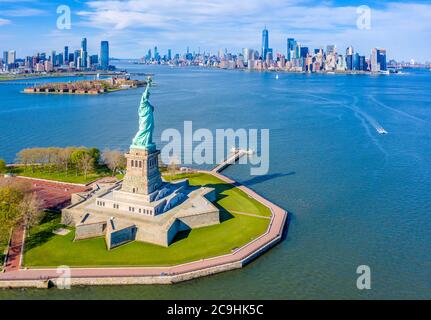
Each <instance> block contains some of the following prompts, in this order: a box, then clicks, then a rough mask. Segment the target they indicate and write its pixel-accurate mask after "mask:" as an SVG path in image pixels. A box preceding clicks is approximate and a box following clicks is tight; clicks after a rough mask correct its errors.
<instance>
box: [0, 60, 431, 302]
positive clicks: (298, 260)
mask: <svg viewBox="0 0 431 320" xmlns="http://www.w3.org/2000/svg"><path fill="white" fill-rule="evenodd" d="M127 67H128V68H129V70H139V71H144V72H151V73H154V74H155V77H154V79H155V83H156V86H155V87H154V88H153V90H152V96H151V101H152V103H153V104H154V105H155V107H156V111H155V112H156V113H155V117H156V128H155V140H156V142H157V143H158V144H159V145H160V134H161V131H162V130H163V129H165V128H179V129H181V128H182V126H183V121H185V120H192V121H193V125H194V127H195V128H209V129H211V130H215V129H217V128H234V129H237V128H269V129H270V172H269V174H268V175H267V176H263V177H252V176H250V170H249V169H250V168H249V167H248V166H245V165H243V166H241V165H237V166H233V167H230V168H229V169H228V170H226V172H225V173H226V174H227V175H229V176H231V177H233V178H235V179H237V180H238V181H240V182H242V183H244V184H246V185H248V186H250V187H251V188H253V189H255V190H256V191H258V192H259V193H261V194H262V195H264V196H265V197H267V198H269V199H270V200H272V201H274V202H275V203H277V204H279V205H280V206H282V207H284V208H286V209H287V210H288V211H289V212H291V213H292V215H291V222H290V226H289V232H288V234H287V238H286V239H285V241H283V242H282V243H280V244H279V245H278V246H277V247H275V248H274V249H272V250H271V251H269V252H268V253H266V254H265V255H263V256H262V257H260V258H259V259H257V260H256V261H254V262H253V263H252V264H250V265H248V266H247V267H246V268H245V269H242V270H238V271H233V272H228V273H224V274H219V275H215V276H212V277H208V278H203V279H198V280H194V281H190V282H186V283H182V284H179V285H174V286H133V287H97V288H88V287H87V288H74V289H72V290H71V291H67V290H66V291H55V290H49V291H43V290H24V291H21V290H19V291H0V298H17V297H20V298H52V299H55V298H73V299H74V298H84V299H91V298H132V299H150V298H156V299H157V298H158V299H162V298H167V299H168V298H170V299H176V298H190V299H199V298H216V299H217V298H265V299H281V298H285V299H294V298H428V299H429V298H431V250H430V249H431V161H430V159H431V106H430V101H431V73H430V72H429V71H418V72H410V73H408V74H403V75H390V76H374V77H373V76H368V75H356V76H355V75H317V74H312V75H304V74H283V73H281V74H280V79H279V80H276V79H275V74H273V73H249V72H240V71H223V70H207V69H198V68H196V69H195V68H179V69H176V68H168V67H161V66H160V67H154V66H136V65H129V66H127ZM22 88H23V86H20V85H5V84H0V97H1V98H0V157H3V158H5V159H6V160H7V161H8V162H11V161H13V160H14V157H15V154H16V152H18V151H19V150H20V149H22V148H25V147H34V146H53V145H55V146H67V145H86V146H96V147H99V148H101V149H104V148H114V149H122V150H126V149H127V148H128V146H129V145H130V141H131V138H132V137H133V135H134V133H135V131H136V129H137V119H136V109H137V104H138V102H139V98H140V93H141V91H140V90H129V91H122V92H116V93H111V94H107V95H101V96H96V97H86V96H68V95H65V96H56V95H46V96H45V95H25V94H20V93H19V91H20V90H22ZM378 127H383V128H384V129H386V130H387V131H388V132H389V134H388V135H379V134H378V133H377V132H376V128H378ZM181 130H182V129H181ZM238 232H241V231H240V230H238ZM220 241H223V239H220ZM359 265H368V266H370V268H371V272H372V289H371V290H368V291H367V290H365V291H360V290H358V289H357V288H356V279H357V276H358V275H357V274H356V268H357V267H358V266H359Z"/></svg>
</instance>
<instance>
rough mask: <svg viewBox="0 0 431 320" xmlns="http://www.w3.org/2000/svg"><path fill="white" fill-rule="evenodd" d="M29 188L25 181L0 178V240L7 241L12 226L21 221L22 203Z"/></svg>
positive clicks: (28, 192)
mask: <svg viewBox="0 0 431 320" xmlns="http://www.w3.org/2000/svg"><path fill="white" fill-rule="evenodd" d="M30 190H31V189H30V185H29V184H27V183H23V182H17V181H16V180H15V179H10V178H7V179H0V242H3V241H7V240H8V237H9V234H10V231H11V230H12V228H15V227H16V226H17V225H18V224H19V223H20V222H21V221H22V218H23V214H24V211H23V207H22V203H23V200H24V198H25V197H26V195H27V194H30V192H31V191H30Z"/></svg>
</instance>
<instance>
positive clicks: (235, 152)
mask: <svg viewBox="0 0 431 320" xmlns="http://www.w3.org/2000/svg"><path fill="white" fill-rule="evenodd" d="M231 153H232V155H231V156H229V157H228V158H226V160H224V161H223V162H222V163H220V164H218V165H217V166H215V167H214V168H213V169H212V170H211V171H212V172H215V173H220V172H222V171H223V170H224V169H226V168H227V167H229V166H230V165H232V164H234V163H235V162H237V161H238V160H239V159H240V158H241V157H243V156H245V155H250V154H253V151H252V150H245V149H236V148H233V149H232V150H231Z"/></svg>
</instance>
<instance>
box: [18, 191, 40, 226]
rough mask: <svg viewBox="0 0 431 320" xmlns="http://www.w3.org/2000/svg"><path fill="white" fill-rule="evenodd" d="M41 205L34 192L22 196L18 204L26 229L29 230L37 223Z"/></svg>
mask: <svg viewBox="0 0 431 320" xmlns="http://www.w3.org/2000/svg"><path fill="white" fill-rule="evenodd" d="M42 205H43V203H42V201H41V200H39V198H38V197H37V195H36V194H35V193H34V192H33V193H27V194H26V195H25V196H24V198H23V199H22V201H21V203H20V211H21V215H22V221H23V223H24V225H25V226H26V228H31V227H33V226H34V225H36V224H37V223H38V222H39V220H40V217H41V214H42V211H41V209H42Z"/></svg>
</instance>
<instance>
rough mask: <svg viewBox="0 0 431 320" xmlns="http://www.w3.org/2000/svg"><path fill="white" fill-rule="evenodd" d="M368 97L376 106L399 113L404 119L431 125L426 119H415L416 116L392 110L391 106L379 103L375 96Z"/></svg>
mask: <svg viewBox="0 0 431 320" xmlns="http://www.w3.org/2000/svg"><path fill="white" fill-rule="evenodd" d="M368 97H369V98H370V100H371V101H372V102H374V103H375V104H376V105H378V106H380V107H382V108H385V109H387V110H390V111H392V112H395V113H397V114H399V115H402V116H404V117H406V118H409V119H411V120H415V121H419V122H422V123H429V122H428V121H426V120H424V119H421V118H418V117H415V116H413V115H411V114H410V113H407V112H404V111H401V110H398V109H395V108H392V107H390V106H388V105H386V104H384V103H382V102H380V101H378V100H377V99H376V98H375V97H374V96H368Z"/></svg>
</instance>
